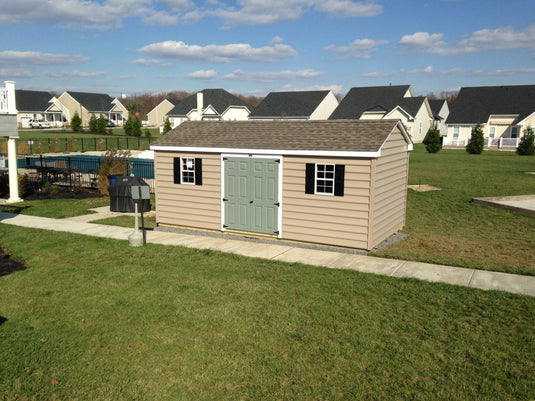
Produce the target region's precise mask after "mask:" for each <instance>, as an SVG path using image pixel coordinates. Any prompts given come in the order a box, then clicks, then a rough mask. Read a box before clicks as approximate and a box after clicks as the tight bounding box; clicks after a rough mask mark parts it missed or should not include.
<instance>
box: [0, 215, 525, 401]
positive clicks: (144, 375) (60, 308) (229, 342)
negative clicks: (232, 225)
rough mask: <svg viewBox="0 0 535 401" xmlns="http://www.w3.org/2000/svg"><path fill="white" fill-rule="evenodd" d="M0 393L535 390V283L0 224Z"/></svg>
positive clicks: (498, 394) (491, 394)
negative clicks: (488, 281) (486, 283)
mask: <svg viewBox="0 0 535 401" xmlns="http://www.w3.org/2000/svg"><path fill="white" fill-rule="evenodd" d="M0 241H1V244H2V246H3V247H5V248H7V249H8V250H9V251H10V252H11V253H12V257H13V258H21V259H24V260H25V261H26V263H27V265H28V269H27V270H25V271H19V272H15V273H12V274H9V275H5V276H0V350H1V356H2V357H1V358H0V399H3V400H283V399H287V400H354V399H358V400H452V401H455V400H462V401H464V400H490V399H492V400H504V401H505V400H533V399H534V398H535V376H534V375H533V372H534V371H535V331H534V330H533V322H534V321H535V298H531V297H524V296H518V295H513V294H507V293H501V292H486V291H480V290H475V289H470V288H465V287H456V286H448V285H444V284H432V283H427V282H422V281H417V280H407V279H395V278H389V277H382V276H375V275H370V274H362V273H358V272H353V271H345V270H329V269H325V268H319V267H310V266H304V265H300V264H285V263H281V262H275V261H269V260H261V259H253V258H245V257H240V256H236V255H232V254H224V253H218V252H213V251H200V250H196V249H187V248H181V247H171V246H161V245H153V244H149V245H147V246H145V247H141V248H132V247H129V246H128V243H127V242H126V241H117V240H108V239H101V238H93V237H87V236H79V235H72V234H67V233H59V232H51V231H41V230H35V229H26V228H20V227H14V226H8V225H3V224H0Z"/></svg>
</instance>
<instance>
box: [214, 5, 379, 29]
mask: <svg viewBox="0 0 535 401" xmlns="http://www.w3.org/2000/svg"><path fill="white" fill-rule="evenodd" d="M238 3H239V5H240V6H241V7H240V8H236V7H233V6H226V7H221V8H217V9H215V10H213V11H209V12H206V14H211V15H214V16H216V17H218V18H221V19H222V20H223V21H224V22H225V24H226V25H227V26H234V25H267V24H275V23H279V22H282V21H291V20H296V19H299V18H301V17H302V16H303V14H304V13H306V12H307V11H310V10H314V11H318V12H323V13H327V14H328V15H330V16H332V17H369V16H375V15H378V14H380V13H381V12H382V6H380V5H378V4H376V2H375V1H366V2H360V1H351V0H272V1H265V0H241V1H239V2H238Z"/></svg>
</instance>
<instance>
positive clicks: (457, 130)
mask: <svg viewBox="0 0 535 401" xmlns="http://www.w3.org/2000/svg"><path fill="white" fill-rule="evenodd" d="M460 133H461V127H459V126H458V125H454V126H453V128H452V135H453V139H455V140H457V139H459V134H460Z"/></svg>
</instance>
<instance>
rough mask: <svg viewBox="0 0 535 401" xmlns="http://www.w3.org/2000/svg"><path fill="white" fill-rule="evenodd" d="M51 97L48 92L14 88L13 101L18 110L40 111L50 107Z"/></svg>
mask: <svg viewBox="0 0 535 401" xmlns="http://www.w3.org/2000/svg"><path fill="white" fill-rule="evenodd" d="M52 98H53V95H51V94H50V93H48V92H43V91H30V90H24V89H16V90H15V101H16V103H17V110H18V111H19V112H35V111H37V112H42V111H45V110H47V109H48V108H49V107H50V105H51V104H50V100H51V99H52Z"/></svg>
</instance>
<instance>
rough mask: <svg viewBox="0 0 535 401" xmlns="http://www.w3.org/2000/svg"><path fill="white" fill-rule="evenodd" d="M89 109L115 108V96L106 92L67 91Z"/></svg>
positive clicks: (98, 110) (100, 110)
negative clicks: (113, 102)
mask: <svg viewBox="0 0 535 401" xmlns="http://www.w3.org/2000/svg"><path fill="white" fill-rule="evenodd" d="M66 93H68V94H69V95H70V96H71V97H72V98H73V99H74V100H76V101H77V102H78V103H80V104H81V105H82V106H83V107H85V108H86V109H87V110H88V111H93V112H102V111H105V112H107V111H110V110H111V109H112V108H113V104H112V101H113V98H112V97H111V96H109V95H106V94H105V93H86V92H66Z"/></svg>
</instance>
